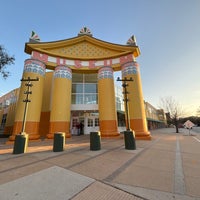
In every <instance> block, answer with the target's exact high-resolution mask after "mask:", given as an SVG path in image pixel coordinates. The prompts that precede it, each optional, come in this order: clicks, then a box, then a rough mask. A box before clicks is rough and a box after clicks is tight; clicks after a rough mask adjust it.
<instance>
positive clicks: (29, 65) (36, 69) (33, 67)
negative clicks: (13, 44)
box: [24, 58, 46, 76]
mask: <svg viewBox="0 0 200 200" xmlns="http://www.w3.org/2000/svg"><path fill="white" fill-rule="evenodd" d="M45 70H46V65H45V63H44V62H42V61H40V60H37V59H32V58H31V59H26V60H25V61H24V72H32V73H36V74H39V75H41V76H44V75H45Z"/></svg>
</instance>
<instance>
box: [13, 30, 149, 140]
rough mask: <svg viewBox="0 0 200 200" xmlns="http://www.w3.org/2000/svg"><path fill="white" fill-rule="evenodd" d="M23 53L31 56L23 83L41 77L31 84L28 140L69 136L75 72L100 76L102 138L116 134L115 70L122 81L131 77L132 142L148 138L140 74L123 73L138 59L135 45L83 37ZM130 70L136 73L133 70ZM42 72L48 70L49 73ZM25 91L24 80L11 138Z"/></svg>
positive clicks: (27, 47) (29, 45)
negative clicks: (134, 138)
mask: <svg viewBox="0 0 200 200" xmlns="http://www.w3.org/2000/svg"><path fill="white" fill-rule="evenodd" d="M25 52H26V53H28V54H31V58H30V59H28V60H26V61H25V65H24V72H23V79H26V78H27V77H30V78H32V79H35V78H36V77H38V78H39V81H35V82H32V84H33V87H31V91H32V94H31V95H30V101H31V102H30V103H28V109H27V116H26V127H25V132H26V133H28V134H29V139H38V138H40V137H46V138H53V137H54V133H56V132H65V133H66V136H67V137H70V136H71V132H70V131H71V130H70V120H71V116H70V115H71V93H72V80H71V79H72V78H71V77H72V74H73V73H85V74H87V73H96V74H98V112H99V129H100V132H101V135H102V136H103V137H113V136H118V135H119V132H118V127H117V112H116V105H115V91H114V77H113V73H114V71H122V77H128V78H129V77H132V78H133V79H134V82H132V83H131V84H130V87H129V88H128V89H129V90H130V99H132V101H131V102H130V104H129V112H130V124H131V128H132V129H133V130H134V131H135V133H136V138H139V139H150V138H151V137H150V133H149V132H148V129H147V124H146V115H145V110H144V102H143V95H142V85H141V79H140V74H139V71H138V73H136V74H135V73H134V72H133V73H132V72H131V73H130V74H129V73H126V71H127V69H129V68H130V66H129V64H127V63H134V62H135V59H136V57H138V56H139V55H140V50H139V48H138V46H137V45H136V44H135V42H134V41H133V43H131V42H130V40H129V42H128V43H127V45H119V44H112V43H108V42H105V41H102V40H99V39H96V38H93V37H92V36H91V35H90V34H89V35H88V34H87V33H83V34H79V35H78V36H77V37H74V38H70V39H67V40H62V41H55V42H29V43H26V45H25ZM131 67H133V68H134V70H135V66H132V65H131ZM46 69H49V70H52V72H48V73H47V72H46ZM134 70H133V71H134ZM128 71H129V70H128ZM26 89H27V88H26V82H22V83H21V88H20V94H19V100H18V104H17V107H16V114H15V120H14V121H15V122H14V127H13V133H12V136H11V137H10V140H14V138H15V135H16V134H18V133H20V132H21V128H22V123H23V119H24V102H23V100H24V98H25V96H24V91H26ZM80 109H81V108H80ZM90 123H91V122H90ZM95 123H96V122H95Z"/></svg>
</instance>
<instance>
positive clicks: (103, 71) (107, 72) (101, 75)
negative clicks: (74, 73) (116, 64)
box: [98, 66, 113, 80]
mask: <svg viewBox="0 0 200 200" xmlns="http://www.w3.org/2000/svg"><path fill="white" fill-rule="evenodd" d="M105 78H109V79H113V69H112V68H111V67H109V66H107V67H102V68H100V69H99V71H98V80H100V79H105Z"/></svg>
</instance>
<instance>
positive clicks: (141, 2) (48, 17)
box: [0, 0, 200, 115]
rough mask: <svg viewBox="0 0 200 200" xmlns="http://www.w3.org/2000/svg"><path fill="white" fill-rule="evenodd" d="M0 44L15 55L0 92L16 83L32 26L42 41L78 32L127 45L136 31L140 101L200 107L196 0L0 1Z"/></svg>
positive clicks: (199, 6)
mask: <svg viewBox="0 0 200 200" xmlns="http://www.w3.org/2000/svg"><path fill="white" fill-rule="evenodd" d="M0 10H1V12H0V19H1V25H0V44H1V45H4V47H5V48H6V49H7V52H8V53H9V54H10V55H14V56H15V58H16V61H15V65H12V66H8V67H7V69H8V70H9V71H11V76H10V77H9V78H8V79H7V80H4V79H3V78H1V77H0V96H1V95H3V94H5V93H7V92H9V91H10V90H12V89H14V88H17V87H19V86H20V79H21V77H22V72H23V67H24V60H25V59H27V58H29V57H30V56H29V55H27V54H25V53H24V45H25V42H28V40H29V37H30V34H31V31H32V30H34V31H35V32H36V33H37V34H38V35H39V36H40V38H41V41H44V42H47V41H56V40H62V39H67V38H71V37H75V36H77V34H78V32H79V31H80V29H81V28H82V27H84V26H87V27H89V28H90V30H91V32H92V33H93V37H95V38H98V39H101V40H105V41H108V42H112V43H117V44H126V42H127V40H128V39H129V37H130V36H131V35H135V36H136V39H137V44H138V46H139V47H140V50H141V55H140V57H138V59H137V61H138V63H139V64H140V71H141V78H142V86H143V95H144V99H145V101H148V102H149V103H151V104H152V105H153V106H155V107H158V106H159V101H160V98H162V97H166V96H173V98H174V99H175V100H176V101H177V102H179V104H180V105H182V107H183V108H184V109H185V110H186V111H187V113H188V115H196V110H197V108H198V107H199V106H200V101H199V100H200V87H199V86H200V78H199V76H200V25H199V22H200V0H118V1H116V0H84V1H82V0H48V1H46V0H34V1H30V0H0Z"/></svg>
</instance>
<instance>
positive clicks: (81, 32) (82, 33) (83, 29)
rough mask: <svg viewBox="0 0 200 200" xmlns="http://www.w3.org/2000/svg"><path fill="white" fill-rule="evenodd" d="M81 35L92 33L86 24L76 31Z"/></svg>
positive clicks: (90, 34)
mask: <svg viewBox="0 0 200 200" xmlns="http://www.w3.org/2000/svg"><path fill="white" fill-rule="evenodd" d="M81 35H89V36H92V33H91V31H90V29H89V28H87V27H86V26H84V27H83V28H82V29H81V30H80V31H79V33H78V36H81Z"/></svg>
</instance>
